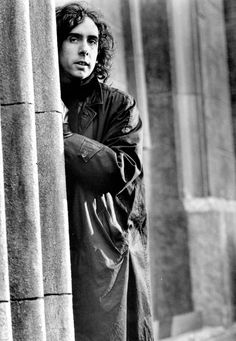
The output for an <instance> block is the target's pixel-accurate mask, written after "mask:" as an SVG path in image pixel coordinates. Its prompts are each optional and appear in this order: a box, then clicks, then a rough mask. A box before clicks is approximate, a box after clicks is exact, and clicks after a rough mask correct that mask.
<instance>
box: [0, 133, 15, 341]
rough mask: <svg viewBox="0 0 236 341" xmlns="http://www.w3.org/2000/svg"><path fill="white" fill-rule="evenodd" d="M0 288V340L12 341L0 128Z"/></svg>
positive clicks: (0, 135)
mask: <svg viewBox="0 0 236 341" xmlns="http://www.w3.org/2000/svg"><path fill="white" fill-rule="evenodd" d="M0 288H1V291H0V340H5V341H12V328H11V310H10V292H9V277H8V254H7V235H6V216H5V197H4V181H3V159H2V134H1V127H0Z"/></svg>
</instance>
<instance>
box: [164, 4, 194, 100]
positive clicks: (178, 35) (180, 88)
mask: <svg viewBox="0 0 236 341" xmlns="http://www.w3.org/2000/svg"><path fill="white" fill-rule="evenodd" d="M194 6H195V4H194V3H193V2H192V1H189V0H182V1H175V0H172V1H170V5H169V6H167V7H168V9H169V17H170V20H169V21H168V24H169V26H170V30H171V40H170V42H171V45H172V46H173V54H172V58H173V61H172V63H173V73H172V78H173V90H174V92H175V93H177V94H189V95H190V94H191V95H193V94H197V93H198V91H199V90H198V88H199V85H198V84H199V73H198V72H197V70H198V69H199V60H198V53H197V46H195V45H196V40H197V37H196V30H195V22H194V20H193V11H194ZM183 17H184V20H183Z"/></svg>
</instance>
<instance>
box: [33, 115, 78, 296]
mask: <svg viewBox="0 0 236 341" xmlns="http://www.w3.org/2000/svg"><path fill="white" fill-rule="evenodd" d="M36 126H37V147H38V171H39V192H40V214H41V234H42V249H43V275H44V292H45V294H52V293H54V294H56V293H71V274H70V252H69V232H68V213H67V198H66V187H65V169H64V167H65V166H64V152H63V150H64V149H63V137H62V117H61V114H59V113H55V112H54V113H40V114H37V115H36Z"/></svg>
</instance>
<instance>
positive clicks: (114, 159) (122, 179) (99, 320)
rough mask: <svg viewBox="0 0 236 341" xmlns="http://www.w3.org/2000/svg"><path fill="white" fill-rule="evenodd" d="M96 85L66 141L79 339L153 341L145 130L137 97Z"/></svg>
mask: <svg viewBox="0 0 236 341" xmlns="http://www.w3.org/2000/svg"><path fill="white" fill-rule="evenodd" d="M92 83H93V91H92V92H91V93H90V95H89V96H88V97H87V98H86V99H84V100H83V101H81V100H78V101H74V102H73V105H72V106H71V107H70V110H69V125H70V128H71V131H72V132H73V133H74V134H73V135H72V136H70V137H68V138H66V139H65V163H66V175H67V193H68V209H69V223H70V240H71V264H72V286H73V288H72V290H73V309H74V321H75V333H76V340H78V341H151V340H153V336H152V322H151V313H150V297H149V274H148V270H147V269H148V258H147V231H146V229H147V227H146V211H145V205H144V191H143V173H142V161H141V157H142V133H141V131H142V129H141V126H142V124H141V120H140V118H139V114H138V111H137V109H136V105H135V101H134V99H133V98H132V97H131V96H129V95H127V94H125V93H123V92H121V91H119V90H117V89H114V88H111V87H109V86H107V85H105V84H102V83H100V82H98V81H97V80H96V79H93V80H92ZM78 91H79V90H78Z"/></svg>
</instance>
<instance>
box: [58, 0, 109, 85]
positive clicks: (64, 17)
mask: <svg viewBox="0 0 236 341" xmlns="http://www.w3.org/2000/svg"><path fill="white" fill-rule="evenodd" d="M85 17H89V18H90V19H92V20H93V22H94V23H95V25H96V26H97V28H98V32H99V41H98V56H97V63H96V65H95V68H94V73H95V75H96V76H97V78H99V79H100V80H103V81H104V82H105V81H106V80H107V78H108V77H109V75H110V69H111V59H112V56H113V52H114V39H113V36H112V34H111V32H110V30H109V28H108V26H107V24H106V23H105V22H103V21H102V20H101V19H100V18H101V16H100V15H99V14H98V13H97V12H96V11H93V10H91V9H89V8H88V7H87V5H86V7H85V5H84V4H83V5H82V4H80V3H78V2H73V3H70V4H67V5H65V6H62V7H57V8H56V20H57V40H58V49H59V51H60V49H61V46H62V43H63V41H64V40H65V39H66V38H67V36H68V34H69V33H70V32H71V30H73V28H74V27H76V26H77V25H79V24H80V23H81V22H82V21H83V20H84V18H85Z"/></svg>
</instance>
